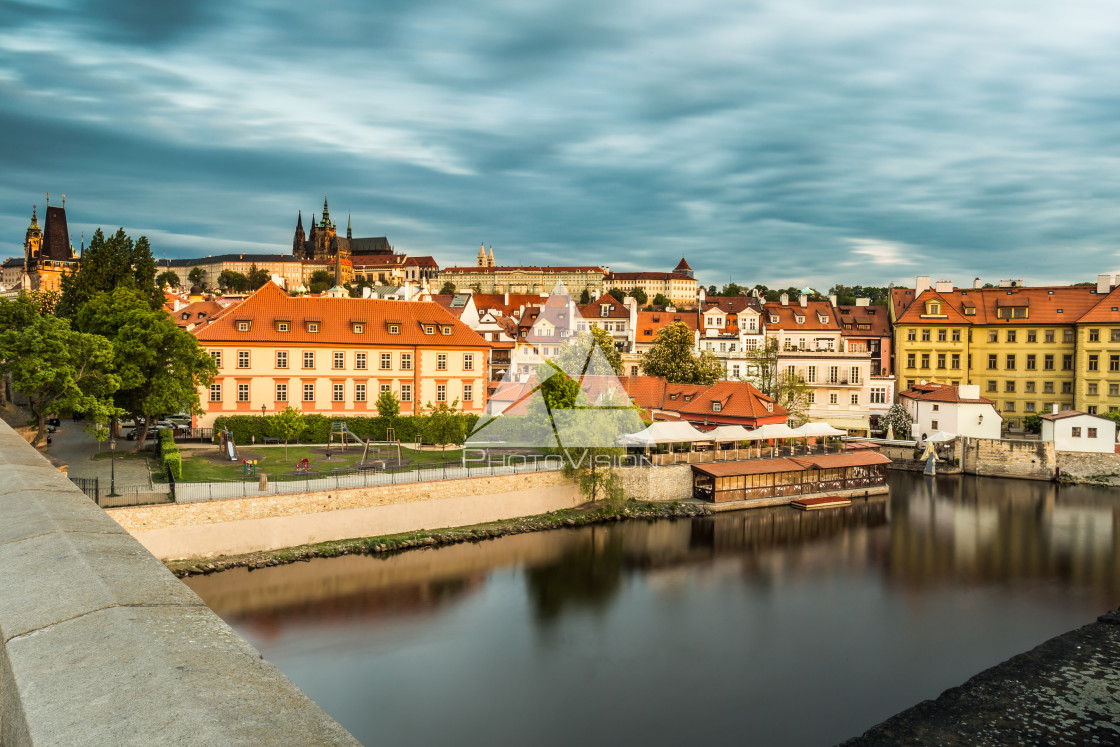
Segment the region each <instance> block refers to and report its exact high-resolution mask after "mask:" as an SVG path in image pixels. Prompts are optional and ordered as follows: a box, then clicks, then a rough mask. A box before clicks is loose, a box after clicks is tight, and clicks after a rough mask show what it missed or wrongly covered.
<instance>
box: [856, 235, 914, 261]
mask: <svg viewBox="0 0 1120 747" xmlns="http://www.w3.org/2000/svg"><path fill="white" fill-rule="evenodd" d="M848 243H849V244H851V246H852V247H853V249H852V254H856V255H860V256H863V257H867V260H866V261H869V262H871V264H873V265H888V266H891V267H893V266H896V265H912V264H915V262H914V259H913V258H912V257H913V254H912V252H913V249H912V247H908V246H906V245H905V244H898V243H891V242H889V241H880V240H878V239H848Z"/></svg>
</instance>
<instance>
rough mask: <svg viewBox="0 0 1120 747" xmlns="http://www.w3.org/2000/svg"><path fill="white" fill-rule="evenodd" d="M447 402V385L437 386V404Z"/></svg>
mask: <svg viewBox="0 0 1120 747" xmlns="http://www.w3.org/2000/svg"><path fill="white" fill-rule="evenodd" d="M446 401H447V385H446V384H436V402H446Z"/></svg>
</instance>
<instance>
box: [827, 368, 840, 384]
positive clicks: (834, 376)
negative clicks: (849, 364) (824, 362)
mask: <svg viewBox="0 0 1120 747" xmlns="http://www.w3.org/2000/svg"><path fill="white" fill-rule="evenodd" d="M839 381H840V367H839V366H829V367H828V383H829V384H836V383H838V382H839Z"/></svg>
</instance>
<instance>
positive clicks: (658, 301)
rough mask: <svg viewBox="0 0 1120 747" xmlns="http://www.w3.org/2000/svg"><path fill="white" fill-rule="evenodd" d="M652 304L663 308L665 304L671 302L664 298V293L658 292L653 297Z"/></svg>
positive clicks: (670, 304) (667, 304) (670, 303)
mask: <svg viewBox="0 0 1120 747" xmlns="http://www.w3.org/2000/svg"><path fill="white" fill-rule="evenodd" d="M653 305H654V306H658V307H661V308H664V307H665V306H672V305H673V302H672V301H670V300H669V299H668V298H666V297H665V294H664V293H658V294H657V295H656V296H654V297H653Z"/></svg>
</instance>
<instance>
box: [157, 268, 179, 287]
mask: <svg viewBox="0 0 1120 747" xmlns="http://www.w3.org/2000/svg"><path fill="white" fill-rule="evenodd" d="M156 285H158V286H159V287H160V288H178V287H179V276H178V275H176V274H175V272H174V271H172V270H166V271H164V272H161V273H160V274H159V275H156Z"/></svg>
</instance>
